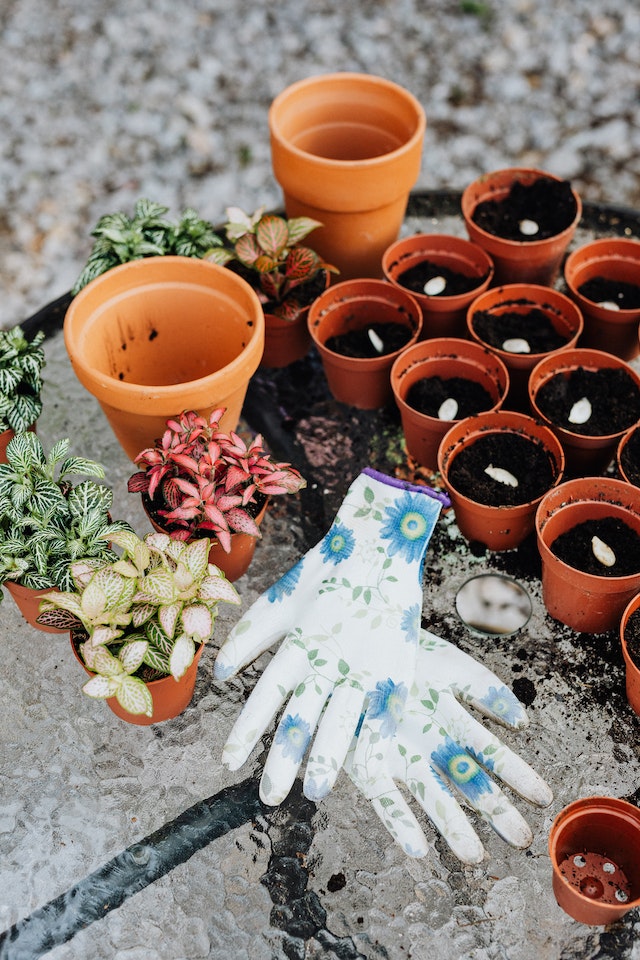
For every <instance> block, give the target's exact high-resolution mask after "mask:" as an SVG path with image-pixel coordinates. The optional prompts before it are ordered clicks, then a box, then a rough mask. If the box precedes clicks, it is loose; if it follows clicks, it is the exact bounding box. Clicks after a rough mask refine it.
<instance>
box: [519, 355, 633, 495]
mask: <svg viewBox="0 0 640 960" xmlns="http://www.w3.org/2000/svg"><path fill="white" fill-rule="evenodd" d="M578 367H583V368H584V369H585V370H601V369H605V368H609V369H620V368H623V369H624V370H626V372H627V373H628V374H629V376H630V377H631V379H632V380H634V381H635V383H636V384H637V385H638V388H639V389H640V375H639V374H638V373H637V372H636V370H634V369H633V367H631V366H630V365H629V364H627V363H625V361H624V360H621V359H620V357H614V356H613V355H612V354H609V353H605V352H604V351H602V350H588V349H586V348H584V349H583V348H581V347H576V348H571V349H567V350H559V351H557V352H556V353H551V354H549V355H548V356H547V357H545V358H544V359H543V360H540V362H539V363H537V364H536V366H535V367H534V368H533V370H532V371H531V373H530V375H529V403H530V405H531V410H532V411H533V414H534V416H535V417H538V418H539V419H540V420H542V421H543V422H544V423H546V424H548V426H550V427H551V429H552V430H553V432H554V433H555V434H556V436H557V437H558V439H559V440H560V442H561V443H562V446H563V448H564V452H565V457H566V475H567V477H584V476H590V475H598V474H600V473H602V472H603V471H604V470H605V469H606V468H607V467H608V465H609V464H610V463H611V461H612V460H613V458H614V457H615V453H616V448H617V446H618V443H619V442H620V439H621V438H622V436H623V435H624V433H626V429H625V430H619V431H618V432H617V433H611V434H607V435H606V436H587V435H585V434H582V433H574V432H573V431H572V430H568V429H567V428H566V427H563V426H559V425H558V424H555V423H554V422H553V421H552V420H551V419H550V418H549V417H548V416H546V415H545V414H544V413H543V412H542V410H541V409H540V407H539V406H538V393H539V391H540V389H541V388H542V387H543V386H544V384H545V383H547V382H548V381H549V380H550V379H551V378H552V377H555V376H569V375H570V373H571V371H572V370H576V369H577V368H578Z"/></svg>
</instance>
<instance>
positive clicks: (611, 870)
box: [549, 797, 640, 926]
mask: <svg viewBox="0 0 640 960" xmlns="http://www.w3.org/2000/svg"><path fill="white" fill-rule="evenodd" d="M549 856H550V858H551V867H552V870H553V879H552V883H553V892H554V895H555V898H556V900H557V902H558V904H559V906H561V907H562V909H563V910H564V911H565V913H568V914H569V916H570V917H573V919H574V920H578V921H579V923H586V924H591V925H593V926H600V925H604V924H610V923H613V922H614V921H615V920H619V919H620V918H621V917H623V916H624V915H625V913H628V911H629V910H632V909H633V908H634V907H637V906H638V905H640V810H638V808H637V807H636V806H634V805H633V804H631V803H627V801H626V800H618V799H616V798H615V797H586V798H584V799H581V800H574V802H573V803H570V804H569V805H568V806H566V807H565V808H564V810H561V811H560V813H559V814H558V816H557V817H556V818H555V820H554V821H553V824H552V826H551V830H550V833H549Z"/></svg>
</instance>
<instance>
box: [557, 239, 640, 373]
mask: <svg viewBox="0 0 640 960" xmlns="http://www.w3.org/2000/svg"><path fill="white" fill-rule="evenodd" d="M594 277H605V278H606V279H607V280H616V281H620V282H622V283H633V284H636V285H640V279H639V278H640V242H639V241H638V240H627V239H623V238H616V237H607V238H605V239H602V240H594V241H593V242H592V243H587V244H585V245H584V246H582V247H578V249H577V250H574V251H573V252H572V253H570V254H569V256H568V257H567V260H566V263H565V265H564V279H565V282H566V285H567V289H568V290H569V295H570V296H571V297H572V298H573V299H574V300H575V302H576V303H577V304H578V306H579V307H580V310H581V311H582V315H583V317H584V333H583V335H582V340H581V345H582V346H585V347H592V348H593V349H595V350H606V351H607V352H608V353H613V354H615V355H616V356H617V357H622V359H623V360H632V359H633V358H634V357H635V356H636V355H637V354H638V350H639V342H638V331H639V328H640V308H637V309H632V310H612V309H609V308H607V307H604V306H601V305H599V304H597V303H595V302H594V301H593V300H589V299H588V298H587V297H585V296H584V294H582V293H580V287H581V286H582V285H583V284H584V283H586V282H587V281H588V280H593V278H594Z"/></svg>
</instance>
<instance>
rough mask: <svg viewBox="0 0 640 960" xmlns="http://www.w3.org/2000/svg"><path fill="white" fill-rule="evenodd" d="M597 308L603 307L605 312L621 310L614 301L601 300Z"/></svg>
mask: <svg viewBox="0 0 640 960" xmlns="http://www.w3.org/2000/svg"><path fill="white" fill-rule="evenodd" d="M596 306H598V307H602V309H603V310H619V309H620V307H619V306H618V304H617V303H614V302H613V300H601V301H600V303H597V304H596Z"/></svg>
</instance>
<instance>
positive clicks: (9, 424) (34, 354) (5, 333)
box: [0, 326, 46, 463]
mask: <svg viewBox="0 0 640 960" xmlns="http://www.w3.org/2000/svg"><path fill="white" fill-rule="evenodd" d="M43 340H44V333H43V332H42V331H40V332H39V333H37V334H36V335H35V336H34V337H33V339H32V340H28V339H27V338H26V337H25V335H24V333H23V331H22V327H20V326H15V327H12V328H11V329H10V330H0V462H4V463H6V450H7V444H8V443H9V441H10V440H11V439H12V437H14V436H15V434H16V433H23V432H24V431H25V430H33V429H35V424H36V421H37V419H38V417H39V416H40V413H41V411H42V400H41V398H40V392H41V390H42V368H43V367H44V365H45V363H46V361H45V356H44V350H43V348H42V342H43Z"/></svg>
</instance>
